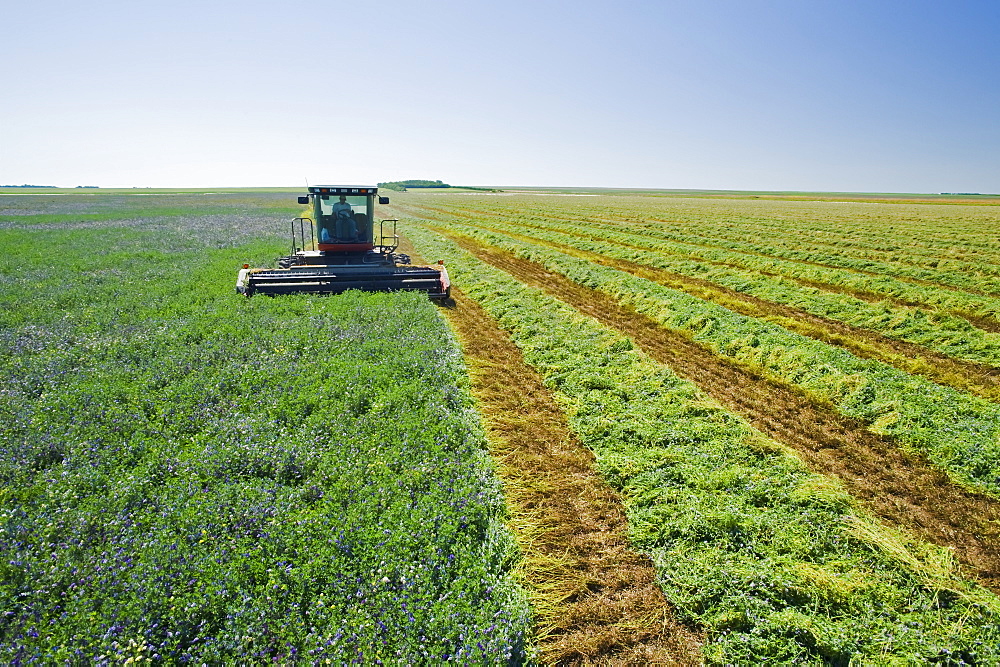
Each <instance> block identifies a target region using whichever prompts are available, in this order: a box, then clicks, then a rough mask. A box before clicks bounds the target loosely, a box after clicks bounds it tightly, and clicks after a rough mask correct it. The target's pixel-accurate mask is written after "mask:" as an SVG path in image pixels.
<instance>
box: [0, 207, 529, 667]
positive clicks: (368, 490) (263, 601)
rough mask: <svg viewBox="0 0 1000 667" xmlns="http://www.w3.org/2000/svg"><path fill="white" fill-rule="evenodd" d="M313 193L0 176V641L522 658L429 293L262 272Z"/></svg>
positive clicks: (373, 658) (290, 654) (182, 655)
mask: <svg viewBox="0 0 1000 667" xmlns="http://www.w3.org/2000/svg"><path fill="white" fill-rule="evenodd" d="M294 195H295V193H283V194H275V195H271V194H268V193H252V194H239V193H230V194H225V193H223V194H200V193H195V194H162V195H161V194H153V195H148V196H146V195H142V196H138V195H121V196H119V195H113V194H108V195H103V194H102V195H91V196H80V195H65V196H18V197H14V196H12V197H0V248H2V254H0V346H2V348H0V349H2V354H0V378H2V380H0V554H2V559H0V662H3V663H5V664H29V663H31V664H134V663H152V664H188V663H193V664H204V663H208V664H227V663H228V664H232V663H250V664H261V663H265V662H275V663H282V664H295V663H302V664H325V663H335V664H347V663H351V662H358V663H363V664H385V663H391V664H398V663H403V664H417V663H426V664H438V663H442V662H448V661H456V662H463V663H483V662H494V661H500V662H503V661H507V660H509V661H511V662H513V663H517V662H522V661H523V660H524V659H525V657H526V655H527V651H528V650H529V648H530V647H529V646H528V642H527V636H528V634H529V628H530V611H529V608H528V605H527V602H526V598H525V595H524V593H523V590H522V588H521V586H520V585H519V583H518V582H517V581H516V579H515V578H514V576H513V571H514V569H515V567H516V562H517V548H516V544H515V543H514V541H513V539H512V538H511V535H510V533H509V531H508V530H507V528H506V526H505V522H504V517H505V512H506V510H505V506H504V504H503V499H502V495H501V490H500V486H499V482H498V480H497V478H496V475H495V473H494V471H493V464H492V462H491V461H490V459H489V456H488V455H487V454H486V451H485V448H484V442H483V438H482V429H481V426H480V425H479V423H478V416H477V415H476V413H475V412H474V411H473V408H472V403H471V398H470V396H469V395H468V391H467V389H465V388H464V382H463V377H464V374H465V371H464V368H463V364H462V357H461V353H460V351H459V349H458V347H457V345H456V343H455V340H454V337H453V336H452V334H451V333H450V332H449V330H448V328H447V326H446V325H445V323H444V321H443V320H442V319H441V317H440V315H439V314H438V311H437V309H436V308H435V306H433V305H432V304H431V303H429V302H428V300H427V299H426V298H425V297H423V296H422V295H417V294H411V293H406V294H361V293H356V292H355V293H351V294H346V295H343V296H341V297H338V298H335V299H320V298H304V297H301V296H293V297H290V298H286V299H266V298H263V299H252V300H250V299H246V298H243V297H240V296H239V295H237V294H236V293H235V291H234V289H233V287H234V285H235V275H236V273H235V272H236V269H237V268H238V267H239V266H240V265H241V264H242V263H243V262H254V263H258V262H263V263H266V262H269V261H271V259H272V258H273V257H275V256H276V255H278V254H280V253H281V252H282V251H287V246H286V244H285V235H284V233H285V231H286V230H287V228H288V220H289V219H290V218H291V217H293V216H294V215H296V214H297V212H298V210H297V208H296V207H295V205H294V201H295V199H294Z"/></svg>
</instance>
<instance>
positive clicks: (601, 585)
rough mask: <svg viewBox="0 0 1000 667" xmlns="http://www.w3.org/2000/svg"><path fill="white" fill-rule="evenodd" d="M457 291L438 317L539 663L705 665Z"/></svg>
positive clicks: (561, 422) (516, 357)
mask: <svg viewBox="0 0 1000 667" xmlns="http://www.w3.org/2000/svg"><path fill="white" fill-rule="evenodd" d="M403 250H404V252H408V253H409V254H411V255H412V256H414V257H416V253H415V252H410V251H412V247H410V246H409V245H408V244H404V246H403ZM452 295H453V298H454V302H455V304H454V307H453V308H450V309H448V310H446V311H445V312H446V315H447V318H448V320H449V321H450V322H451V324H452V327H453V328H454V330H455V332H456V334H457V336H458V338H459V340H460V342H461V344H462V351H463V353H464V355H465V357H466V361H467V363H468V366H469V375H470V378H471V380H472V392H473V395H474V396H475V397H476V400H477V402H478V406H477V407H478V409H479V412H480V413H481V414H482V415H483V418H484V426H485V428H486V434H487V439H488V440H489V442H490V449H491V451H492V453H493V456H494V458H495V459H496V460H497V462H498V467H499V468H500V473H501V478H502V479H503V480H504V486H505V489H504V493H505V496H506V498H507V500H508V503H509V504H510V505H511V506H512V510H511V512H512V515H513V520H512V524H513V528H514V530H515V533H516V534H517V536H518V541H519V542H520V544H521V547H522V551H523V552H524V575H525V578H526V580H527V583H528V587H529V588H530V589H532V591H533V595H532V598H533V601H534V602H535V606H536V612H537V616H538V619H539V624H538V625H539V627H538V637H537V645H538V647H539V649H540V651H541V658H542V661H543V662H544V663H545V664H560V665H575V664H602V665H607V664H616V665H617V664H632V665H647V664H678V665H697V664H701V662H702V657H701V653H700V646H701V644H702V643H703V638H701V637H699V636H698V634H697V633H696V632H695V631H693V630H692V629H690V628H688V627H687V626H684V625H682V624H681V623H679V622H678V621H677V620H676V619H674V617H673V614H672V611H671V608H670V605H669V603H668V602H667V600H666V598H665V597H664V595H663V591H662V590H661V588H660V586H659V584H658V583H657V581H656V572H655V569H654V568H653V564H652V562H651V561H650V560H649V559H648V558H647V557H645V556H642V555H640V554H638V553H636V552H635V551H634V550H633V549H632V548H631V545H630V544H629V541H628V524H627V519H626V517H625V513H624V511H623V509H622V505H621V499H620V498H619V497H618V494H617V493H616V492H615V491H614V490H613V489H612V488H610V487H609V486H608V485H607V484H606V483H605V482H604V481H603V480H602V479H601V477H600V476H599V475H598V473H597V472H596V471H595V470H594V456H593V453H592V452H591V451H590V450H589V449H587V448H586V447H584V446H583V445H582V444H581V443H580V442H579V440H577V439H576V437H575V436H574V435H573V433H572V431H571V430H570V428H569V425H568V424H567V422H566V416H565V414H564V413H563V412H562V410H560V409H559V407H558V406H557V404H556V403H555V401H554V399H553V397H552V395H551V393H550V392H549V390H548V389H546V388H545V386H544V385H543V384H542V381H541V378H540V377H539V375H538V373H537V372H536V371H535V370H534V369H533V368H531V367H530V366H529V365H528V364H527V363H526V362H525V361H524V359H523V357H522V355H521V350H520V349H519V348H518V347H517V345H515V344H514V342H513V341H512V340H511V339H510V337H509V336H508V335H507V333H506V332H505V331H503V330H502V329H501V328H500V326H499V325H498V324H497V322H496V320H494V319H493V318H492V317H491V316H490V315H489V314H488V313H486V311H484V310H483V309H482V307H480V306H479V305H478V304H477V303H476V302H474V301H472V300H471V299H469V298H467V297H466V296H464V295H463V294H462V293H461V291H460V290H458V289H455V288H453V289H452Z"/></svg>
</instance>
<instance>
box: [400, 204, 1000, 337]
mask: <svg viewBox="0 0 1000 667" xmlns="http://www.w3.org/2000/svg"><path fill="white" fill-rule="evenodd" d="M410 206H412V207H415V208H417V209H418V210H420V211H433V212H435V213H439V214H444V215H451V216H454V217H456V218H465V219H469V220H478V219H479V218H478V217H477V216H476V215H472V214H469V213H466V212H465V211H453V210H448V209H444V208H437V207H433V206H428V205H424V204H411V205H410ZM477 211H478V209H477ZM482 214H483V215H487V216H491V217H495V218H503V215H502V214H500V213H496V212H492V211H482ZM553 219H556V220H564V221H566V222H573V219H571V218H553ZM606 222H609V223H612V224H614V222H615V221H614V220H607V221H606ZM522 224H523V225H525V226H528V227H536V228H538V229H544V230H546V231H564V232H565V230H550V229H549V228H547V227H543V226H539V225H532V224H530V223H526V222H522ZM621 231H623V232H629V233H633V234H639V235H642V233H641V232H642V230H638V231H637V230H634V229H629V228H627V227H622V229H621ZM565 233H568V232H565ZM581 238H588V239H591V240H594V241H599V242H602V243H617V244H618V245H622V246H625V247H628V248H634V249H636V250H642V251H645V252H649V249H648V248H642V247H639V246H631V245H629V244H626V243H622V242H620V241H609V240H608V239H604V238H600V237H591V236H581ZM649 238H650V239H653V240H655V237H649ZM682 243H687V244H689V245H693V246H696V247H700V248H705V249H708V250H729V251H732V252H736V253H740V254H744V255H747V256H750V257H761V258H764V259H774V257H773V256H770V255H767V254H764V253H760V252H753V251H749V250H734V249H732V248H724V247H720V246H713V245H711V244H708V243H697V242H694V241H682ZM671 254H678V253H671ZM697 259H698V261H702V262H705V263H706V264H711V265H713V266H722V267H726V268H730V269H737V270H740V271H754V272H757V273H760V274H761V275H765V276H769V277H775V278H782V279H784V280H791V281H793V282H797V283H799V284H800V285H803V286H805V287H814V288H816V289H819V290H822V291H824V292H832V293H834V294H843V295H845V296H851V297H854V298H856V299H860V300H862V301H867V302H868V303H875V304H877V303H882V302H886V301H888V302H889V303H892V304H895V305H897V306H903V307H910V308H930V309H932V310H937V311H940V312H944V313H947V314H949V315H952V316H954V317H958V318H961V319H964V320H966V321H967V322H969V324H971V325H972V326H974V327H976V328H977V329H982V330H983V331H987V332H989V333H1000V322H998V321H997V320H996V319H993V318H990V317H985V316H982V315H978V314H976V313H974V312H971V311H969V310H965V309H961V308H954V307H947V306H939V305H935V304H929V303H926V302H924V301H917V300H915V299H907V298H905V297H899V296H895V295H892V294H883V293H881V292H872V291H870V290H863V289H858V288H855V287H850V286H847V285H838V284H835V283H829V282H825V281H822V280H813V279H810V278H801V277H795V276H788V275H785V274H782V273H777V272H774V271H765V270H762V269H756V268H749V267H746V266H743V265H741V264H739V263H737V262H725V261H721V260H712V259H707V258H705V257H702V256H697ZM784 261H788V262H793V263H797V264H802V265H805V266H815V267H818V268H822V269H831V270H836V271H844V272H845V273H855V274H859V275H865V276H869V277H872V278H886V277H888V278H891V279H893V280H900V281H901V282H908V283H911V284H915V285H918V286H929V287H935V288H941V289H945V290H948V291H952V292H961V293H966V294H972V295H975V296H981V297H986V298H992V297H995V296H996V295H995V294H992V293H986V292H983V293H980V292H977V291H974V290H968V289H961V288H958V287H954V286H951V285H944V284H940V283H935V282H932V281H922V280H920V279H918V278H907V277H905V276H894V275H888V274H880V273H875V272H870V271H865V270H862V269H852V268H845V267H842V266H834V265H828V264H823V263H819V262H813V261H809V260H799V259H785V260H784Z"/></svg>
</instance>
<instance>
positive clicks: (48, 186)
mask: <svg viewBox="0 0 1000 667" xmlns="http://www.w3.org/2000/svg"><path fill="white" fill-rule="evenodd" d="M54 187H58V186H55V185H28V184H24V185H0V188H54Z"/></svg>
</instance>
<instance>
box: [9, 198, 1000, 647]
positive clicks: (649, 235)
mask: <svg viewBox="0 0 1000 667" xmlns="http://www.w3.org/2000/svg"><path fill="white" fill-rule="evenodd" d="M500 189H501V190H504V191H503V192H497V193H484V192H476V191H462V190H461V189H460V188H449V189H447V190H426V191H424V190H421V191H419V192H417V191H411V192H407V193H397V192H392V193H389V195H390V197H391V199H392V204H391V205H390V206H389V207H388V208H385V207H383V208H382V211H381V212H382V213H384V214H386V216H388V215H391V214H394V215H397V216H398V217H399V218H400V228H401V230H402V232H403V234H404V235H405V239H404V241H405V243H406V246H405V248H406V250H407V252H410V253H412V254H413V255H414V256H415V257H422V258H423V259H424V260H427V261H435V260H438V259H442V260H444V261H445V262H446V266H447V267H448V270H449V272H450V274H451V276H452V278H453V281H454V286H455V290H454V295H455V299H454V301H453V302H451V303H446V304H443V305H442V306H436V305H434V304H431V303H430V302H429V301H428V300H426V299H425V298H424V297H422V296H420V295H413V294H395V295H393V294H377V295H365V294H359V293H348V294H345V295H342V296H338V297H317V298H311V297H288V298H277V299H266V298H260V297H254V298H253V299H250V300H247V299H244V298H242V297H238V296H237V295H236V294H235V292H234V290H233V285H234V283H235V274H236V269H237V267H238V266H240V265H241V264H243V263H244V262H249V263H251V264H254V265H266V264H269V263H270V262H271V260H272V258H274V257H275V256H277V255H279V254H283V253H285V252H286V251H287V246H288V241H287V239H286V235H287V229H288V221H289V220H290V219H291V218H292V217H294V216H295V215H298V214H299V212H300V208H301V207H298V206H297V205H296V204H295V203H294V201H295V200H294V197H295V195H296V194H298V193H299V191H300V189H297V188H289V189H283V188H273V189H249V188H239V189H212V190H205V191H201V190H188V191H183V192H181V191H159V190H148V189H144V188H136V189H123V190H118V191H106V190H90V189H68V190H65V191H59V192H51V193H46V192H40V191H34V190H28V189H15V190H13V191H5V192H0V249H2V250H0V349H2V350H3V354H2V355H0V415H2V417H0V553H3V555H4V557H3V559H0V656H3V658H4V659H5V660H6V661H7V662H11V663H25V662H31V661H40V662H66V661H69V662H77V663H84V662H86V663H90V662H98V663H101V662H116V663H117V662H125V661H126V660H128V659H133V661H136V660H140V659H141V660H149V661H151V662H153V663H169V664H173V663H176V662H191V661H198V664H200V663H201V662H206V663H209V664H213V663H216V662H227V661H229V662H231V661H240V660H249V661H251V662H259V661H277V662H280V663H298V662H301V663H304V664H313V663H315V662H324V661H325V660H327V659H329V660H330V661H331V662H333V663H337V664H341V663H347V662H350V661H351V660H359V661H360V662H362V663H364V664H378V663H394V664H396V663H405V664H438V663H442V662H445V661H453V662H459V663H463V664H468V663H472V664H482V663H486V664H519V663H522V662H525V661H530V660H531V659H533V657H535V656H537V659H538V661H540V662H542V663H545V664H551V663H556V662H559V663H560V664H563V663H574V662H581V663H585V662H588V661H590V662H594V663H610V662H616V661H632V662H633V663H639V664H642V663H655V662H657V661H659V662H672V661H673V662H678V663H682V664H697V663H702V662H704V663H709V664H740V665H743V664H746V665H755V664H848V663H851V662H854V663H862V664H884V663H890V664H891V663H897V664H926V663H933V662H939V663H942V664H952V665H962V664H967V665H971V664H994V663H998V662H1000V652H998V648H997V647H998V646H1000V597H998V595H997V593H998V591H1000V472H998V471H1000V269H997V267H998V266H1000V262H998V260H1000V245H998V241H1000V232H998V230H1000V205H998V202H997V201H994V200H991V199H990V198H988V197H969V196H950V197H944V196H925V195H881V194H855V193H740V192H712V191H666V190H664V191H635V192H631V191H622V190H605V189H585V190H580V189H578V190H569V189H556V188H553V189H545V188H532V189H530V191H529V190H528V189H512V188H500ZM8 192H9V193H10V194H8ZM460 347H461V349H460ZM463 353H464V364H463V359H462V356H463ZM484 434H485V438H484ZM488 453H492V454H493V456H492V457H490V456H489V455H488ZM498 475H499V478H498Z"/></svg>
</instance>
